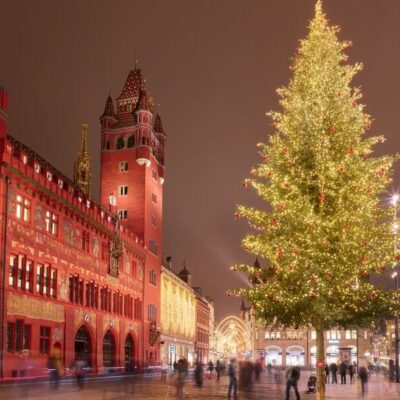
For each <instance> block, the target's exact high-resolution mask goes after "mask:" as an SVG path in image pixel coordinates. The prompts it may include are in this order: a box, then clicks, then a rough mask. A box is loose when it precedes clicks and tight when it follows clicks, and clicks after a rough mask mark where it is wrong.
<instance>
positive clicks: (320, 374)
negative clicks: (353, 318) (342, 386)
mask: <svg viewBox="0 0 400 400" xmlns="http://www.w3.org/2000/svg"><path fill="white" fill-rule="evenodd" d="M315 331H316V334H317V400H325V343H324V330H323V329H322V328H317V329H316V330H315Z"/></svg>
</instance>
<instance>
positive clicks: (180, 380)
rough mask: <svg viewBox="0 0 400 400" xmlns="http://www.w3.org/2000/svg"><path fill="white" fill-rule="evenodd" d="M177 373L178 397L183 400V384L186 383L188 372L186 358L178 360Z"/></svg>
mask: <svg viewBox="0 0 400 400" xmlns="http://www.w3.org/2000/svg"><path fill="white" fill-rule="evenodd" d="M177 373H178V377H177V380H176V397H177V399H179V400H182V399H183V386H184V385H185V379H186V376H187V374H188V362H187V361H186V359H185V358H181V359H179V361H178V362H177Z"/></svg>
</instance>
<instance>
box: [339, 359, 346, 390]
mask: <svg viewBox="0 0 400 400" xmlns="http://www.w3.org/2000/svg"><path fill="white" fill-rule="evenodd" d="M339 372H340V383H341V384H342V385H343V384H344V385H345V384H346V373H347V364H346V363H345V362H344V361H342V362H341V363H340V365H339Z"/></svg>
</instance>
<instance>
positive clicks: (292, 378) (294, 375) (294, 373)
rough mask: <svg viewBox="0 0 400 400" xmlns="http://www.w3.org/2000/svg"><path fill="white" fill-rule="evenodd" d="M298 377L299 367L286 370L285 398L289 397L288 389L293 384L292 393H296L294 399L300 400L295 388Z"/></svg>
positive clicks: (287, 399)
mask: <svg viewBox="0 0 400 400" xmlns="http://www.w3.org/2000/svg"><path fill="white" fill-rule="evenodd" d="M299 379H300V368H299V367H292V368H290V369H289V370H288V372H287V381H286V400H289V399H290V389H291V387H292V386H293V389H294V393H295V394H296V399H297V400H300V393H299V390H298V389H297V382H298V381H299Z"/></svg>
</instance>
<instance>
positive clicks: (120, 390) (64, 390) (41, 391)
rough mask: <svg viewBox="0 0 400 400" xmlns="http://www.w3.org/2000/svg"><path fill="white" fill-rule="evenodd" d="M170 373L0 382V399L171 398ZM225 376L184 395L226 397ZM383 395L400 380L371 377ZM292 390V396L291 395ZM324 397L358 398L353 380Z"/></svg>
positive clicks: (280, 388)
mask: <svg viewBox="0 0 400 400" xmlns="http://www.w3.org/2000/svg"><path fill="white" fill-rule="evenodd" d="M307 378H308V373H306V372H305V373H303V376H302V378H301V380H300V382H299V391H300V394H301V399H302V400H313V399H315V394H310V393H305V392H306V389H307ZM174 382H175V378H174V376H173V375H171V376H169V377H168V380H167V382H166V383H164V382H161V380H160V377H159V376H153V377H141V376H134V377H123V378H116V377H102V378H99V379H93V380H89V381H87V382H86V385H85V388H84V389H83V390H81V391H78V390H77V389H76V387H75V383H74V382H73V381H64V382H62V383H61V385H60V388H59V390H58V391H52V390H50V388H49V384H48V383H43V382H41V383H37V384H30V385H22V384H12V385H2V386H0V399H7V400H17V399H32V400H92V399H95V400H129V399H134V400H145V399H146V400H148V399H157V400H172V399H176V389H175V386H174ZM227 386H228V379H227V377H221V380H220V381H219V382H217V381H216V380H215V379H212V380H208V379H205V381H204V387H203V388H202V389H198V388H197V387H195V386H194V385H193V381H192V380H190V379H188V380H187V382H186V384H185V388H184V399H188V400H201V399H223V398H227ZM382 397H384V400H394V399H396V400H399V399H400V384H395V383H393V384H391V385H389V384H388V383H387V382H386V381H385V380H384V379H383V377H380V376H379V377H375V376H373V377H371V379H370V381H369V384H368V393H367V394H366V396H365V398H366V399H370V400H375V399H379V398H382ZM284 398H285V395H284V385H283V384H280V385H276V384H275V381H274V379H273V377H272V376H268V375H264V376H262V379H261V382H258V383H255V384H254V386H253V388H252V391H251V392H250V393H244V392H240V391H239V394H238V397H237V400H248V399H255V400H257V399H269V400H284ZM294 398H295V396H294V393H293V392H292V393H291V399H294ZM326 398H327V400H339V399H340V400H341V399H360V398H361V396H360V394H359V393H357V390H356V385H354V384H347V385H341V384H334V385H333V384H327V390H326Z"/></svg>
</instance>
